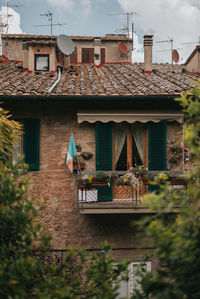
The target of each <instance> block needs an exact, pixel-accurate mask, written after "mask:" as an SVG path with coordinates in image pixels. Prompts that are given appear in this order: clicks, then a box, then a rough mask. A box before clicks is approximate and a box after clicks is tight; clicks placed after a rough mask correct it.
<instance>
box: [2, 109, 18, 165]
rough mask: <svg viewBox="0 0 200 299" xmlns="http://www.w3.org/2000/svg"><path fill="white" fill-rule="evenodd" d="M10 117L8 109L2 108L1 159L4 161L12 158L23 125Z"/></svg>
mask: <svg viewBox="0 0 200 299" xmlns="http://www.w3.org/2000/svg"><path fill="white" fill-rule="evenodd" d="M10 117H11V116H10V115H9V114H8V111H5V110H3V109H2V108H0V161H2V162H3V163H5V162H6V161H7V160H9V159H11V157H12V151H13V146H14V145H16V144H17V141H18V140H19V136H20V133H21V125H20V124H19V123H18V122H16V121H14V120H10Z"/></svg>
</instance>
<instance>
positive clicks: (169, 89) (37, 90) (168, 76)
mask: <svg viewBox="0 0 200 299" xmlns="http://www.w3.org/2000/svg"><path fill="white" fill-rule="evenodd" d="M153 68H154V70H155V73H152V74H144V72H143V64H142V63H134V64H105V65H103V66H101V67H96V66H94V65H89V64H80V65H73V66H72V67H71V68H70V69H69V70H68V71H64V72H63V73H62V75H61V79H60V81H59V83H58V84H57V86H56V87H55V88H54V89H53V91H52V92H51V94H50V95H56V96H61V95H62V96H74V95H78V96H87V95H95V96H103V95H107V96H114V95H115V96H138V95H141V96H144V95H175V94H179V93H181V92H183V91H186V90H188V89H190V88H192V87H194V83H192V81H193V80H197V79H198V78H200V76H197V75H191V74H187V73H182V66H179V65H174V66H172V65H169V64H155V65H154V66H153ZM56 79H57V74H56V73H46V72H37V73H34V72H32V73H29V72H27V71H22V64H20V63H17V62H10V61H8V60H3V59H1V60H0V96H2V95H13V96H27V95H30V96H31V95H43V96H46V95H48V90H49V88H50V87H51V86H52V84H53V83H54V82H55V81H56Z"/></svg>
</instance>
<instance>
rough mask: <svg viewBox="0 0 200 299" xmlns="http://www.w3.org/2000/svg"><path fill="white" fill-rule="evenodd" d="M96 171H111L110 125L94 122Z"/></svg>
mask: <svg viewBox="0 0 200 299" xmlns="http://www.w3.org/2000/svg"><path fill="white" fill-rule="evenodd" d="M96 170H112V125H111V124H109V123H106V124H104V123H101V122H96Z"/></svg>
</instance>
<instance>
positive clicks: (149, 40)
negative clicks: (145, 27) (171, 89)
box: [144, 35, 153, 74]
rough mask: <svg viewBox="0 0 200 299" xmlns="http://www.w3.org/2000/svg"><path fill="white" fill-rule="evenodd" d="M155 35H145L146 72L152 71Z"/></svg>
mask: <svg viewBox="0 0 200 299" xmlns="http://www.w3.org/2000/svg"><path fill="white" fill-rule="evenodd" d="M152 46H153V35H144V73H145V74H151V73H152Z"/></svg>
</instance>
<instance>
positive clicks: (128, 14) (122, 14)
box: [108, 11, 137, 38]
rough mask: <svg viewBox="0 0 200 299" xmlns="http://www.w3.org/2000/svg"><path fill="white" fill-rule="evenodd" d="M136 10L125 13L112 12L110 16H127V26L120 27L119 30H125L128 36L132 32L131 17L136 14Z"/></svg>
mask: <svg viewBox="0 0 200 299" xmlns="http://www.w3.org/2000/svg"><path fill="white" fill-rule="evenodd" d="M136 14H137V13H136V12H132V11H131V12H124V13H110V14H108V16H126V26H125V27H124V28H121V29H119V31H125V32H126V34H127V37H128V38H129V33H130V18H131V16H133V15H136Z"/></svg>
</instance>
